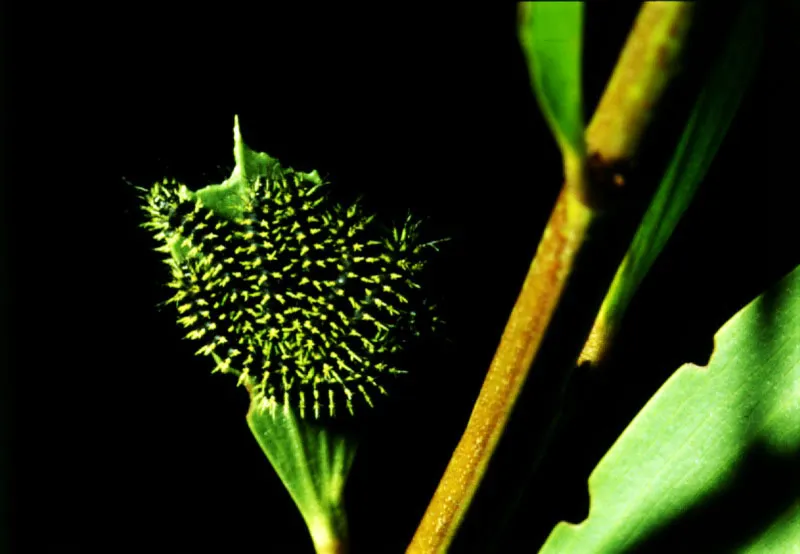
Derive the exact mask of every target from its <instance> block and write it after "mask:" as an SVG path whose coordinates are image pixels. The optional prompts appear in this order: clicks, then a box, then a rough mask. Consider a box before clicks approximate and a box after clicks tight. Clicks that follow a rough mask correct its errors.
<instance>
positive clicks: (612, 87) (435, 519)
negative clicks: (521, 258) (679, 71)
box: [407, 2, 693, 554]
mask: <svg viewBox="0 0 800 554" xmlns="http://www.w3.org/2000/svg"><path fill="white" fill-rule="evenodd" d="M692 12H693V6H692V4H691V3H689V2H663V3H662V2H647V3H645V4H644V5H643V6H642V8H641V10H640V13H639V15H638V17H637V19H636V22H635V24H634V26H633V29H632V30H631V33H630V35H629V37H628V40H627V42H626V44H625V47H624V49H623V51H622V54H621V56H620V58H619V60H618V63H617V66H616V68H615V69H614V73H613V75H612V77H611V79H610V80H609V83H608V86H607V88H606V90H605V92H604V94H603V98H602V99H601V101H600V104H599V105H598V108H597V111H596V112H595V115H594V117H593V119H592V121H591V123H590V125H589V128H588V129H587V132H586V141H587V151H588V152H589V160H588V162H586V163H588V168H587V169H588V171H580V170H576V171H567V175H566V178H567V182H565V183H564V186H563V188H562V190H561V193H560V194H559V196H558V200H557V201H556V205H555V207H554V209H553V212H552V214H551V216H550V219H549V221H548V224H547V227H546V229H545V232H544V234H543V236H542V238H541V241H540V243H539V247H538V249H537V252H536V255H535V257H534V259H533V262H532V263H531V266H530V269H529V271H528V274H527V276H526V278H525V282H524V284H523V286H522V291H521V292H520V295H519V297H518V298H517V301H516V304H515V305H514V308H513V309H512V311H511V315H510V317H509V320H508V323H507V324H506V328H505V331H504V332H503V336H502V338H501V340H500V344H499V346H498V349H497V351H496V353H495V356H494V359H493V360H492V362H491V365H490V366H489V370H488V372H487V375H486V379H485V381H484V383H483V386H482V387H481V391H480V393H479V396H478V399H477V401H476V403H475V406H474V408H473V411H472V414H471V416H470V419H469V422H468V424H467V427H466V429H465V431H464V434H463V435H462V437H461V440H460V441H459V443H458V445H457V447H456V449H455V451H454V453H453V456H452V457H451V459H450V463H449V464H448V466H447V469H446V470H445V473H444V475H443V477H442V479H441V481H440V483H439V486H438V488H437V490H436V492H435V493H434V496H433V499H432V500H431V502H430V504H429V506H428V509H427V511H426V512H425V515H424V516H423V518H422V521H421V522H420V526H419V528H418V529H417V532H416V534H415V535H414V538H413V539H412V541H411V544H410V545H409V547H408V550H407V552H408V553H413V554H416V553H433V552H444V551H446V549H447V547H448V546H449V544H450V543H451V541H452V539H453V537H454V536H455V533H456V531H457V529H458V526H459V525H460V523H461V521H462V520H463V518H464V515H465V514H466V510H467V508H468V507H469V504H470V502H471V500H472V498H473V496H474V495H475V492H476V490H477V488H478V485H479V484H480V481H481V479H482V478H483V475H484V473H485V472H486V468H487V466H488V464H489V460H490V458H491V456H492V454H493V452H494V450H495V448H496V446H497V444H498V441H499V439H500V437H501V435H502V433H503V430H504V428H505V426H506V423H507V421H508V418H509V416H510V414H511V412H512V410H513V408H514V405H515V402H516V399H517V397H518V396H519V393H520V390H521V388H522V385H523V384H524V382H525V380H526V378H527V375H528V372H529V369H530V367H531V365H532V363H533V361H534V359H535V357H536V355H537V352H538V351H539V348H540V346H541V343H542V340H543V338H544V335H545V331H546V330H547V328H548V325H549V323H550V321H551V320H552V318H553V315H554V313H555V312H556V310H557V309H558V307H559V305H560V304H561V303H562V292H563V291H564V290H565V288H566V287H567V284H568V282H569V280H570V276H571V275H572V274H573V272H575V271H576V270H578V269H580V268H576V267H575V261H576V260H591V259H592V256H591V255H586V254H587V252H586V250H587V243H588V241H587V238H588V237H589V234H594V230H595V228H596V227H597V226H598V225H600V226H604V225H606V222H607V220H609V219H613V218H611V217H610V216H609V215H608V208H611V207H614V206H616V205H618V204H619V192H620V191H621V190H622V189H624V188H625V184H626V174H625V168H626V167H627V166H628V163H629V162H630V161H631V159H632V158H633V156H634V154H635V153H636V150H637V147H638V145H639V143H640V140H641V138H642V136H643V134H644V131H645V130H646V128H647V126H648V124H649V122H650V120H651V118H652V114H653V112H654V110H655V108H656V106H657V105H658V103H659V101H660V99H661V97H662V93H663V92H664V90H665V88H666V86H667V84H668V83H669V82H670V79H671V78H672V76H673V75H674V73H675V71H676V67H677V61H678V58H679V54H680V52H681V50H682V45H683V43H684V41H685V37H686V33H687V30H688V27H689V24H690V21H691V16H692ZM571 174H572V175H575V176H580V175H587V176H588V182H587V183H586V186H585V187H584V186H582V184H581V183H574V182H570V179H573V178H574V177H572V175H571ZM617 215H619V214H614V217H616V216H617ZM631 236H632V231H631ZM622 238H623V239H625V238H627V239H628V240H629V239H630V237H622ZM603 246H604V245H602V244H597V243H593V244H591V245H590V246H589V247H590V248H594V249H597V248H600V249H602V248H603ZM623 253H624V250H623ZM620 257H621V256H620ZM605 277H606V276H605V275H603V276H602V278H605ZM612 277H613V273H611V274H610V275H608V282H609V283H610V281H611V278H612ZM601 301H602V297H600V298H598V299H597V307H599V305H600V302H601ZM587 331H588V328H587ZM574 354H575V358H574V359H577V356H578V354H579V352H578V351H576V352H575V353H574Z"/></svg>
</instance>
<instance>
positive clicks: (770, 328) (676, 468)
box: [541, 266, 800, 554]
mask: <svg viewBox="0 0 800 554" xmlns="http://www.w3.org/2000/svg"><path fill="white" fill-rule="evenodd" d="M798 467H800V266H798V267H797V268H796V269H795V270H794V271H793V272H792V273H790V274H789V275H788V276H786V277H785V278H784V279H782V280H781V281H780V282H779V283H777V284H776V285H774V286H773V287H772V288H770V290H769V291H767V292H766V293H764V294H762V295H761V296H760V297H759V298H758V299H756V300H754V301H753V302H751V303H750V304H749V305H748V306H747V307H745V308H744V309H742V310H741V311H740V312H739V313H737V314H736V315H735V316H734V317H733V318H732V319H731V320H729V321H728V322H727V323H725V325H723V326H722V328H721V329H720V330H719V331H718V332H717V334H716V337H715V350H714V353H713V355H712V357H711V360H710V362H709V365H708V366H707V367H698V366H695V365H692V364H686V365H684V366H682V367H681V368H680V369H678V371H677V372H676V373H675V374H674V375H673V376H672V377H671V378H670V379H669V380H668V381H667V382H666V383H665V384H664V386H663V387H661V389H660V390H659V391H658V392H657V393H656V394H655V395H654V396H653V398H651V399H650V401H649V402H648V403H647V405H646V406H645V407H644V409H642V411H641V412H640V413H639V414H638V415H637V416H636V418H635V419H634V420H633V421H632V422H631V424H630V425H629V426H628V428H627V429H626V430H625V431H624V432H623V433H622V435H621V436H620V437H619V439H617V442H616V443H615V444H614V445H613V446H612V447H611V449H610V450H609V451H608V452H607V453H606V455H605V456H604V457H603V459H602V460H601V461H600V463H599V464H598V465H597V467H596V468H595V470H594V472H593V473H592V475H591V476H590V478H589V492H590V495H591V509H590V512H589V517H588V518H587V519H586V520H585V521H583V522H582V523H580V524H577V525H573V524H568V523H564V522H562V523H559V524H558V525H557V526H556V527H555V529H554V530H553V532H552V533H551V534H550V537H549V538H548V540H547V542H546V544H545V545H544V547H543V548H542V550H541V552H543V553H550V552H552V553H561V552H581V553H584V554H590V553H594V552H598V553H600V552H602V553H604V554H605V553H610V552H625V551H640V550H641V551H649V550H647V549H646V548H643V545H645V544H646V543H645V541H646V540H651V541H652V540H654V538H655V537H654V534H655V533H665V532H668V530H669V529H670V525H673V526H674V525H676V524H679V523H680V522H681V516H682V515H684V514H685V513H686V512H687V511H690V510H695V511H696V512H702V511H703V510H705V511H706V512H709V511H711V510H710V509H709V508H707V506H708V503H715V505H716V506H717V509H718V510H720V509H723V508H724V509H729V510H730V509H733V510H737V511H736V513H737V514H739V518H740V519H741V518H743V522H740V523H739V524H733V523H732V524H731V525H729V526H728V527H727V528H726V529H725V530H724V532H723V533H720V534H719V536H717V537H715V538H713V541H714V542H713V543H711V546H713V547H716V548H719V545H720V544H721V541H723V540H730V541H734V540H735V541H736V544H735V545H734V546H740V547H741V546H743V543H746V542H747V541H751V542H750V544H749V545H748V547H747V548H748V550H747V551H749V552H789V551H794V552H796V550H791V549H792V548H796V546H797V545H799V544H800V524H798V522H799V521H800V502H798V500H799V499H800V490H798V484H800V481H799V480H798V477H797V476H798V473H797V471H798V469H797V468H798ZM754 468H755V469H754ZM753 481H755V486H756V487H757V488H756V490H758V491H763V493H764V494H767V492H769V494H770V495H771V496H772V495H777V496H783V497H784V503H785V504H787V505H785V506H781V505H777V506H770V505H769V499H767V500H764V501H761V502H759V501H753V499H752V498H750V497H747V498H744V499H742V500H740V503H741V504H742V505H741V506H740V507H738V508H737V507H736V501H737V497H736V488H735V487H736V486H740V487H741V486H743V485H748V484H749V485H750V486H751V487H752V486H754V483H753ZM765 481H766V482H768V483H772V484H770V485H768V486H767V485H764V482H765ZM765 489H769V490H765ZM771 496H770V497H771ZM731 505H733V507H732V506H731ZM704 507H705V508H704ZM769 510H774V511H776V512H777V513H776V514H774V517H773V519H772V521H771V522H770V521H767V522H764V523H765V525H762V528H761V529H755V530H753V529H746V528H747V525H745V524H746V523H747V522H751V521H752V520H754V519H757V518H759V517H763V514H764V513H770V512H769ZM684 521H685V520H684ZM759 531H760V534H759V533H758V532H759ZM737 533H738V534H742V535H744V534H748V535H752V534H755V535H757V536H755V537H753V536H738V535H737ZM662 536H663V535H662ZM682 538H683V539H684V540H687V541H688V540H689V539H687V538H686V537H682ZM695 539H700V537H695V538H692V539H691V540H692V541H694V540H695ZM687 544H691V545H692V546H691V547H690V548H691V549H694V550H692V551H697V552H708V551H710V549H709V548H703V547H702V545H699V544H698V543H694V542H692V543H688V542H687ZM676 551H682V550H681V549H680V548H679V549H677V550H676ZM725 551H730V550H728V549H725Z"/></svg>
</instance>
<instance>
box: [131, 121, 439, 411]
mask: <svg viewBox="0 0 800 554" xmlns="http://www.w3.org/2000/svg"><path fill="white" fill-rule="evenodd" d="M234 139H235V147H234V154H235V157H236V162H237V163H236V168H235V170H234V172H233V174H232V175H231V177H230V178H229V179H228V180H227V181H225V182H224V183H222V184H220V185H212V186H209V187H206V188H204V189H202V190H199V191H197V192H191V191H190V190H189V189H188V188H187V187H186V186H185V185H183V184H180V183H178V182H176V181H174V180H173V181H170V180H167V179H165V180H164V181H163V182H160V183H156V184H154V185H153V186H152V188H151V189H150V190H149V191H146V194H145V195H144V200H145V201H146V206H145V211H146V213H147V215H148V217H149V221H148V222H147V223H145V227H147V228H149V229H151V230H153V231H154V232H155V238H156V239H157V240H159V241H160V242H162V243H163V244H162V246H161V247H160V248H158V249H157V250H159V251H161V252H165V253H166V254H168V257H167V259H166V262H167V264H168V265H169V266H170V269H171V273H172V280H171V281H170V283H169V286H170V287H172V288H174V289H176V292H175V294H174V296H173V297H172V298H171V299H170V300H169V302H170V303H174V304H175V305H176V307H177V310H178V313H179V315H180V318H179V319H178V322H179V323H180V324H181V325H183V326H184V327H185V328H186V329H187V330H188V333H187V335H186V337H187V338H189V339H192V340H196V341H198V342H199V343H200V344H201V346H200V348H199V349H198V350H197V353H198V354H202V355H205V356H213V357H214V359H215V360H216V369H215V371H220V372H223V373H234V374H236V375H238V376H239V383H240V384H244V385H245V386H247V387H248V389H249V390H250V392H251V394H252V396H253V399H254V402H256V403H257V404H258V405H259V406H260V408H261V409H262V410H264V409H269V410H271V411H273V413H274V410H275V408H276V406H277V405H278V404H283V405H286V406H288V405H292V406H295V407H297V409H298V410H299V413H300V415H301V417H304V414H305V411H306V410H307V409H309V410H311V411H312V412H313V415H314V417H315V418H319V417H320V414H321V413H322V412H323V411H324V412H327V413H328V414H329V415H330V416H333V415H334V414H335V406H336V400H335V398H336V396H337V395H340V394H343V395H344V399H345V402H346V406H347V409H348V411H350V413H352V412H353V403H354V400H355V398H361V399H363V401H365V402H366V403H367V404H369V405H372V396H371V395H373V394H374V393H376V392H378V393H380V394H386V390H385V388H384V384H385V379H386V376H388V375H391V374H396V373H402V372H403V371H402V370H401V369H400V368H399V367H398V363H397V357H396V355H397V354H398V353H399V352H400V351H401V350H402V348H403V346H404V345H405V344H406V343H407V342H408V340H409V339H410V338H412V337H413V336H415V335H417V334H419V332H420V330H422V329H424V328H426V327H429V326H431V325H432V324H433V322H434V320H435V317H433V316H432V315H431V313H430V310H429V309H428V308H427V303H426V302H425V299H424V298H422V297H421V295H420V291H419V288H420V287H419V285H418V284H417V277H418V274H419V272H420V270H421V269H422V268H423V266H424V259H423V254H424V252H423V251H424V249H425V247H427V246H431V245H432V243H422V242H420V241H419V234H418V227H419V222H418V221H416V220H414V219H412V218H411V217H410V216H409V218H408V219H407V220H406V221H405V223H404V224H403V226H402V227H400V228H395V229H392V230H388V231H387V230H384V229H382V228H381V227H379V226H378V225H377V224H375V223H374V222H373V217H374V216H372V215H367V214H365V213H364V211H363V209H362V207H361V206H360V205H359V203H358V202H355V203H353V204H351V205H348V206H343V205H341V204H339V203H336V202H335V201H333V200H332V199H331V198H330V197H329V196H328V195H327V188H328V187H327V184H326V183H325V182H323V181H322V179H321V178H320V177H319V175H318V174H317V172H316V171H315V172H312V173H303V172H299V171H295V170H293V169H291V168H284V167H282V166H281V165H280V164H279V163H278V161H277V160H275V159H274V158H271V157H270V156H268V155H266V154H263V153H256V152H253V151H251V150H250V149H249V148H247V146H246V145H245V144H244V143H243V142H242V139H241V135H240V133H239V129H238V120H237V122H236V126H235V128H234Z"/></svg>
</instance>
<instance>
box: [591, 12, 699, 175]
mask: <svg viewBox="0 0 800 554" xmlns="http://www.w3.org/2000/svg"><path fill="white" fill-rule="evenodd" d="M694 9H695V8H694V5H693V3H692V2H645V3H644V4H643V5H642V8H641V9H640V10H639V14H638V15H637V16H636V21H635V22H634V24H633V28H632V29H631V32H630V34H629V35H628V40H627V41H626V42H625V47H624V48H623V50H622V53H621V54H620V57H619V60H617V65H616V67H615V68H614V73H613V74H612V75H611V79H609V81H608V84H607V85H606V89H605V91H604V92H603V97H602V98H601V99H600V103H599V104H598V106H597V110H596V111H595V114H594V117H593V118H592V121H591V123H590V124H589V128H588V129H587V130H586V142H587V144H588V147H589V152H590V153H591V152H596V153H598V154H600V155H601V156H602V159H603V160H604V161H606V162H608V163H610V164H611V163H616V162H620V161H625V160H630V159H631V158H633V157H634V155H635V153H636V150H637V148H638V146H639V143H640V141H641V138H642V135H643V134H644V131H645V129H646V128H647V125H648V124H649V123H650V120H651V119H652V116H653V114H654V113H655V108H656V107H657V105H658V101H659V100H660V99H661V97H662V94H663V92H664V90H665V89H666V87H667V85H668V84H669V82H670V81H671V80H672V78H673V77H674V76H675V73H676V72H677V71H678V69H679V67H680V66H679V65H678V61H679V56H680V54H681V52H682V50H683V46H684V43H685V39H686V34H687V31H688V30H689V26H690V24H691V20H692V14H693V12H694Z"/></svg>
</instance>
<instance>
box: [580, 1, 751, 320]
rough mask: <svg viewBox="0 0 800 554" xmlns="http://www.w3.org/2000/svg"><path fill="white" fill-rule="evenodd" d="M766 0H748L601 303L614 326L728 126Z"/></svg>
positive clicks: (744, 81) (744, 86)
mask: <svg viewBox="0 0 800 554" xmlns="http://www.w3.org/2000/svg"><path fill="white" fill-rule="evenodd" d="M763 27H764V5H763V3H762V2H759V1H752V0H744V2H743V3H742V7H741V9H740V11H739V14H738V17H737V18H736V20H735V22H734V24H733V26H732V27H731V30H730V32H729V33H728V36H727V39H726V43H725V45H724V47H723V48H722V49H721V51H720V54H719V56H718V57H717V59H716V60H715V63H714V65H713V66H712V70H711V72H710V74H709V75H708V77H707V78H706V82H705V83H704V85H703V89H702V91H701V93H700V95H699V97H698V99H697V101H696V103H695V105H694V108H693V110H692V112H691V115H690V117H689V121H688V123H687V125H686V127H685V129H684V131H683V134H682V136H681V139H680V143H679V144H678V147H677V149H676V150H675V153H674V155H673V157H672V160H671V162H670V164H669V166H668V167H667V170H666V172H665V174H664V176H663V178H662V180H661V183H660V184H659V186H658V189H657V191H656V193H655V195H654V197H653V200H652V201H651V203H650V206H649V207H648V209H647V212H646V213H645V215H644V217H643V219H642V223H641V224H640V226H639V229H638V230H637V232H636V236H635V237H634V239H633V242H632V243H631V246H630V248H629V249H628V252H627V254H626V255H625V258H624V260H623V261H622V264H620V267H619V269H618V271H617V273H616V275H615V277H614V281H613V282H612V284H611V287H610V288H609V292H608V294H607V295H606V298H605V300H604V302H603V305H602V307H601V309H600V315H599V316H598V319H599V324H596V325H600V326H602V327H603V328H610V329H612V330H613V329H616V328H618V326H619V324H620V321H621V319H622V317H623V315H624V313H625V310H626V309H627V307H628V305H629V303H630V301H631V299H632V298H633V295H634V294H635V293H636V290H637V289H638V287H639V284H640V283H641V282H642V279H644V277H645V275H646V274H647V272H648V271H649V270H650V267H651V266H652V265H653V262H654V261H655V259H656V258H657V257H658V255H659V254H660V253H661V250H662V249H663V248H664V245H665V244H666V242H667V240H668V239H669V237H670V236H671V235H672V232H673V230H674V229H675V226H676V225H677V224H678V222H679V221H680V219H681V217H682V216H683V213H684V211H685V210H686V208H687V207H688V206H689V204H690V202H691V201H692V198H694V194H695V191H696V190H697V187H698V185H699V184H700V183H701V182H702V180H703V179H704V178H705V175H706V172H707V171H708V168H709V166H710V165H711V161H712V160H713V158H714V156H715V155H716V153H717V150H718V149H719V147H720V144H721V143H722V140H723V138H724V137H725V134H726V133H727V131H728V128H729V127H730V124H731V121H732V120H733V117H734V115H735V114H736V111H737V110H738V108H739V104H740V103H741V100H742V96H743V95H744V92H745V90H746V89H747V84H748V83H749V82H750V80H751V78H752V76H753V73H754V70H755V67H756V62H757V61H758V57H759V55H760V51H761V47H762V42H763Z"/></svg>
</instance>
